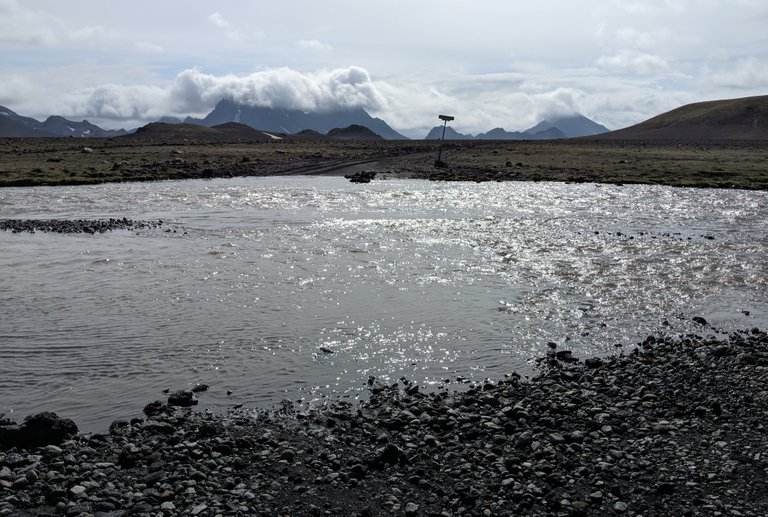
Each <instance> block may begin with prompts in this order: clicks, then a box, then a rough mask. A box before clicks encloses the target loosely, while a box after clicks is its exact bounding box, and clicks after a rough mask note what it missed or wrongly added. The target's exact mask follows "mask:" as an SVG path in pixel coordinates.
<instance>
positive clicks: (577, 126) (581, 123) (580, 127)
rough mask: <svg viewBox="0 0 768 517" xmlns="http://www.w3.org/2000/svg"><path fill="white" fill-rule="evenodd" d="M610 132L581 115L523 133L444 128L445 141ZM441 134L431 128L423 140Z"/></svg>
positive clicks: (439, 128) (553, 137)
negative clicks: (464, 132)
mask: <svg viewBox="0 0 768 517" xmlns="http://www.w3.org/2000/svg"><path fill="white" fill-rule="evenodd" d="M608 131H610V130H609V129H608V128H607V127H605V126H603V125H601V124H598V123H597V122H595V121H593V120H590V119H588V118H587V117H585V116H583V115H571V116H567V117H558V118H555V119H552V120H543V121H541V122H539V123H538V124H536V125H535V126H533V127H531V128H528V129H526V130H525V131H507V130H505V129H504V128H501V127H497V128H495V129H491V130H490V131H488V132H487V133H480V134H477V135H474V136H472V135H469V134H462V133H459V132H457V131H455V130H454V129H453V128H452V127H446V128H445V139H446V140H557V139H560V138H577V137H581V136H592V135H599V134H601V133H607V132H608ZM442 134H443V126H435V127H433V128H432V129H431V130H430V131H429V133H428V134H427V136H426V137H425V140H439V139H440V138H441V136H442Z"/></svg>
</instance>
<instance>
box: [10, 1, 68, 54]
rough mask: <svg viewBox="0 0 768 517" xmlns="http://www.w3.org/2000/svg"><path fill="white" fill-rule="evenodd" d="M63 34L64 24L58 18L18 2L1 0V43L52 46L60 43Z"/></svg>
mask: <svg viewBox="0 0 768 517" xmlns="http://www.w3.org/2000/svg"><path fill="white" fill-rule="evenodd" d="M63 32H64V27H63V24H62V23H61V21H60V20H58V19H57V18H56V17H54V16H51V15H49V14H46V13H45V12H43V11H36V10H34V9H29V8H28V7H27V6H22V5H20V4H19V2H17V1H16V0H0V42H4V43H11V44H16V45H28V46H50V45H55V44H57V43H59V41H60V40H61V36H62V34H63Z"/></svg>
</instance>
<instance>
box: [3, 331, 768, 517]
mask: <svg viewBox="0 0 768 517" xmlns="http://www.w3.org/2000/svg"><path fill="white" fill-rule="evenodd" d="M255 382H257V381H255ZM368 389H369V391H370V397H368V398H367V399H366V400H365V401H361V402H356V403H355V404H351V403H349V402H346V401H343V400H336V401H333V402H329V403H327V404H325V405H323V406H320V407H313V408H310V409H301V410H300V409H298V408H296V407H295V406H294V405H293V404H291V403H290V402H285V403H284V405H283V406H282V407H280V408H276V409H273V410H249V409H247V408H239V409H233V410H229V411H227V412H225V413H215V412H211V411H202V412H201V411H195V409H194V405H191V406H189V407H178V406H170V405H168V401H158V402H155V403H152V404H149V405H148V406H147V408H146V409H145V413H146V414H145V415H144V416H142V417H141V418H139V417H136V418H134V419H132V420H131V421H116V422H114V423H113V424H112V426H111V427H110V429H109V431H105V432H104V433H102V434H81V435H76V436H74V437H72V438H70V439H66V440H64V441H62V442H60V443H56V444H50V445H44V446H40V447H35V448H30V449H22V448H19V447H11V448H6V450H4V451H2V452H0V516H5V515H14V516H15V515H18V516H27V515H35V516H42V515H84V516H85V515H93V516H105V517H106V516H115V517H117V516H133V515H136V516H181V515H184V516H187V515H192V516H201V517H205V516H217V515H221V516H226V515H243V516H244V515H270V516H271V515H280V516H283V515H290V516H303V515H307V516H318V515H349V516H376V515H408V516H417V515H425V516H476V515H480V516H483V515H542V516H544V515H549V516H580V515H584V516H586V515H626V516H640V515H643V516H658V515H691V516H693V515H733V516H739V515H746V516H764V515H768V490H766V481H768V440H767V439H766V438H767V436H766V435H767V431H768V429H767V428H766V422H768V419H766V416H767V415H768V335H767V334H766V333H765V332H763V331H760V330H758V329H752V330H744V331H738V332H733V333H732V334H730V335H725V334H723V335H718V336H717V337H715V336H714V335H710V336H699V335H674V336H664V335H656V336H649V337H648V338H647V339H646V340H645V341H644V342H642V343H638V345H637V346H636V347H634V348H632V349H631V350H626V352H624V353H620V354H617V355H614V356H611V357H603V358H586V359H583V358H582V359H579V358H576V357H574V354H573V352H572V351H570V350H565V349H558V348H557V346H555V345H554V344H552V345H551V348H550V349H549V350H548V352H547V354H546V356H545V357H543V358H542V359H541V362H540V373H539V375H537V376H536V377H534V378H531V379H526V378H521V377H520V376H518V375H516V374H510V375H509V376H507V377H505V378H504V379H498V380H493V381H490V380H489V381H486V382H484V383H479V384H475V385H472V386H471V387H470V388H469V389H467V390H463V391H461V390H454V389H452V388H451V387H450V386H448V387H445V388H441V389H429V390H427V389H425V388H424V387H420V386H418V385H417V384H415V383H412V382H409V381H407V380H400V381H398V382H395V383H391V382H382V380H381V379H375V378H371V379H370V380H369V386H368ZM173 395H174V396H176V398H174V399H173V402H174V403H175V404H177V403H179V402H178V401H179V400H184V401H185V403H184V405H185V406H186V405H189V404H194V400H195V397H196V396H197V394H190V396H189V397H181V398H178V395H179V394H178V393H174V394H173ZM201 395H204V394H201Z"/></svg>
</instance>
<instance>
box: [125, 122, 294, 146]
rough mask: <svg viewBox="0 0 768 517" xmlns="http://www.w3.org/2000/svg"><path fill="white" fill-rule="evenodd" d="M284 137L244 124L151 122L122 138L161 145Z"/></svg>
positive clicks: (258, 140) (260, 140) (251, 140)
mask: <svg viewBox="0 0 768 517" xmlns="http://www.w3.org/2000/svg"><path fill="white" fill-rule="evenodd" d="M284 136H285V135H279V134H271V133H265V132H264V131H259V130H258V129H254V128H252V127H250V126H246V125H245V124H238V123H236V122H228V123H225V124H219V125H217V126H213V127H206V126H201V125H197V124H168V123H165V122H152V123H150V124H147V125H146V126H142V127H140V128H139V129H137V130H136V132H135V133H133V134H131V135H127V136H125V137H124V138H130V139H135V140H142V141H154V142H161V143H173V142H212V143H213V142H216V143H223V142H265V141H270V140H275V139H280V138H282V137H284Z"/></svg>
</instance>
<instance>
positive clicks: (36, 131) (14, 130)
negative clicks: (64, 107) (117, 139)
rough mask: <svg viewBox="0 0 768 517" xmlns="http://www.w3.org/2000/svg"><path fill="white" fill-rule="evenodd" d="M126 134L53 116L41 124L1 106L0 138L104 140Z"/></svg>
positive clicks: (122, 130) (85, 121)
mask: <svg viewBox="0 0 768 517" xmlns="http://www.w3.org/2000/svg"><path fill="white" fill-rule="evenodd" d="M124 134H126V131H125V130H124V129H120V130H111V129H102V128H100V127H99V126H97V125H95V124H91V123H90V122H88V121H87V120H83V121H81V122H75V121H73V120H67V119H65V118H64V117H60V116H58V115H51V116H50V117H48V118H47V119H45V121H43V122H40V121H39V120H37V119H34V118H31V117H23V116H21V115H19V114H17V113H15V112H14V111H13V110H11V109H9V108H6V107H5V106H0V136H2V137H61V136H73V137H78V138H104V137H112V136H120V135H124Z"/></svg>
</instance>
